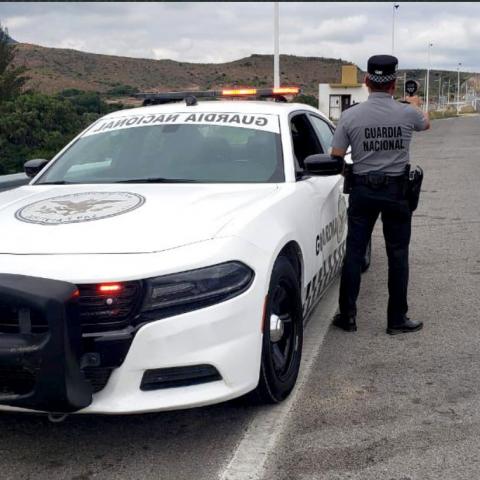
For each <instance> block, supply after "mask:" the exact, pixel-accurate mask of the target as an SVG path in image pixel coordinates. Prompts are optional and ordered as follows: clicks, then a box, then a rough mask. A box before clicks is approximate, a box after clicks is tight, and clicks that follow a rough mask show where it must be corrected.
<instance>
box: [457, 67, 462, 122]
mask: <svg viewBox="0 0 480 480" xmlns="http://www.w3.org/2000/svg"><path fill="white" fill-rule="evenodd" d="M461 66H462V62H458V67H457V115H458V112H459V107H460V67H461Z"/></svg>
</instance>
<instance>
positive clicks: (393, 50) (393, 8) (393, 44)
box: [392, 2, 400, 55]
mask: <svg viewBox="0 0 480 480" xmlns="http://www.w3.org/2000/svg"><path fill="white" fill-rule="evenodd" d="M399 6H400V5H399V4H398V3H395V2H393V5H392V55H394V53H395V13H396V11H397V10H398V7H399Z"/></svg>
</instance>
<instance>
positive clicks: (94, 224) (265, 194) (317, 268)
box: [0, 89, 346, 413]
mask: <svg viewBox="0 0 480 480" xmlns="http://www.w3.org/2000/svg"><path fill="white" fill-rule="evenodd" d="M292 92H293V91H292V90H289V89H285V90H283V89H281V90H276V91H274V90H262V91H258V92H255V91H253V92H252V90H247V91H242V90H240V91H229V92H223V94H224V95H231V96H234V95H239V96H240V97H243V96H245V95H247V94H254V95H257V96H261V97H262V96H273V97H275V96H278V95H279V94H280V93H292ZM210 95H212V94H210V93H209V95H208V96H210ZM185 96H186V94H176V96H175V95H170V96H169V95H163V96H162V95H157V96H155V95H153V96H147V98H146V103H153V105H150V106H146V107H142V108H136V109H131V110H124V111H118V112H115V113H112V114H109V115H107V116H105V117H103V118H101V119H100V120H98V121H97V122H95V123H94V124H93V125H91V126H90V127H89V128H87V129H86V130H85V131H84V132H83V133H81V134H80V135H79V136H78V137H77V138H75V139H74V140H73V141H72V142H71V143H70V144H69V145H67V146H66V147H65V148H64V149H63V150H62V151H61V152H60V153H59V154H58V155H57V156H56V157H55V158H54V159H53V160H52V161H51V162H49V163H48V164H47V165H46V166H45V164H46V163H47V162H46V161H30V162H27V164H26V171H27V173H28V174H29V175H30V176H33V175H34V174H36V176H35V178H34V179H33V181H32V182H31V183H30V184H29V185H28V186H23V187H20V188H17V189H15V190H10V191H7V192H4V193H2V194H0V228H1V232H2V235H1V236H0V409H22V410H25V409H27V410H37V411H48V412H78V413H134V412H148V411H157V410H167V409H177V408H186V407H194V406H200V405H206V404H211V403H216V402H221V401H225V400H228V399H231V398H234V397H238V396H241V395H243V394H246V393H248V392H252V391H253V393H252V396H256V397H257V398H259V399H260V400H262V401H266V402H279V401H281V400H283V399H284V398H286V397H287V395H288V394H289V392H290V391H291V390H292V389H293V387H294V384H295V381H296V378H297V374H298V371H299V366H300V357H301V351H302V338H303V326H304V322H305V320H306V319H307V317H308V315H309V314H310V313H311V311H312V309H313V307H314V306H315V304H316V302H317V300H318V299H320V297H321V295H322V293H323V292H324V291H325V290H326V288H327V287H328V285H329V284H330V283H331V281H332V280H333V279H334V278H335V276H336V275H337V273H338V271H339V269H340V266H341V263H342V258H343V256H344V251H345V236H346V199H345V196H344V195H343V194H342V183H343V182H342V177H341V176H340V175H339V174H338V173H339V171H340V168H341V166H340V165H338V164H337V162H335V161H333V160H332V159H331V158H330V156H329V155H327V152H328V149H329V146H330V142H331V138H332V132H333V129H334V126H333V125H332V124H331V123H330V122H329V121H328V120H327V119H326V118H325V117H324V115H322V114H321V113H320V112H319V111H318V110H316V109H315V108H312V107H309V106H306V105H301V104H292V103H282V102H268V101H249V100H244V101H208V102H197V101H196V99H194V98H192V97H187V101H186V102H183V101H182V102H179V103H170V104H168V103H167V104H160V105H155V103H162V102H168V101H169V100H172V99H180V98H184V97H185ZM39 170H41V171H40V173H38V171H39ZM37 173H38V174H37Z"/></svg>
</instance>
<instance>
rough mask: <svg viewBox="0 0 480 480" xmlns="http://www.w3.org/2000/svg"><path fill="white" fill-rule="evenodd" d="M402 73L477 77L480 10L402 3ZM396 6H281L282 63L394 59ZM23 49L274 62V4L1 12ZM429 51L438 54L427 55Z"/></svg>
mask: <svg viewBox="0 0 480 480" xmlns="http://www.w3.org/2000/svg"><path fill="white" fill-rule="evenodd" d="M397 4H398V5H399V7H398V9H396V13H395V52H394V53H395V55H396V56H397V57H398V58H399V68H426V65H427V64H428V50H430V62H431V67H432V68H435V69H446V70H456V69H457V66H458V63H459V62H461V63H462V66H461V70H462V71H476V72H480V53H479V50H478V46H479V45H480V21H479V19H480V3H473V2H470V3H466V2H465V3H464V2H430V3H426V2H425V3H423V2H398V3H397ZM393 5H394V4H393V2H380V3H374V2H355V3H346V2H338V3H336V2H304V3H303V2H285V3H283V2H281V3H280V53H282V54H292V55H300V56H315V57H330V58H342V59H343V60H347V61H351V62H354V63H356V64H357V65H359V66H360V67H361V68H363V69H366V63H367V59H368V57H369V56H370V55H375V54H381V53H387V54H391V53H392V23H393V22H392V12H393V11H394V7H393ZM0 22H1V24H2V25H3V26H6V27H7V28H8V29H9V32H10V35H11V36H12V37H13V38H14V39H16V40H17V41H19V42H26V43H34V44H37V45H43V46H46V47H57V48H73V49H76V50H82V51H87V52H93V53H104V54H110V55H121V56H131V57H140V58H154V59H165V58H168V59H172V60H178V61H187V62H201V63H205V62H211V63H217V62H224V61H230V60H236V59H239V58H242V57H246V56H249V55H251V54H253V53H257V54H271V53H273V3H272V2H241V3H236V2H212V3H208V2H156V3H150V2H149V3H135V2H131V3H130V2H95V3H93V2H92V3H82V2H72V3H68V2H65V3H63V2H51V3H49V2H47V3H41V2H38V3H23V2H1V3H0ZM429 44H432V46H431V47H429Z"/></svg>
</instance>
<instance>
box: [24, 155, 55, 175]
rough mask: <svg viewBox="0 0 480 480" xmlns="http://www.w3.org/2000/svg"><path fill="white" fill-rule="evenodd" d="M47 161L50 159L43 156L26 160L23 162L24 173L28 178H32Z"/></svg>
mask: <svg viewBox="0 0 480 480" xmlns="http://www.w3.org/2000/svg"><path fill="white" fill-rule="evenodd" d="M49 162H50V160H45V159H44V158H35V159H33V160H28V162H25V163H24V164H23V169H24V171H25V175H26V176H27V177H28V178H33V177H34V176H35V175H36V174H37V173H38V172H40V170H42V169H43V167H45V165H47V163H49Z"/></svg>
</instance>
